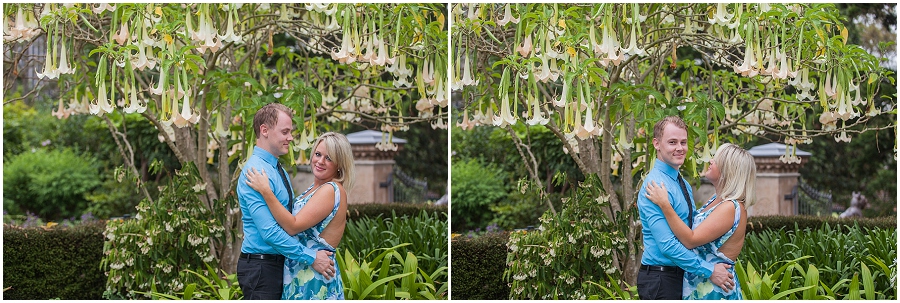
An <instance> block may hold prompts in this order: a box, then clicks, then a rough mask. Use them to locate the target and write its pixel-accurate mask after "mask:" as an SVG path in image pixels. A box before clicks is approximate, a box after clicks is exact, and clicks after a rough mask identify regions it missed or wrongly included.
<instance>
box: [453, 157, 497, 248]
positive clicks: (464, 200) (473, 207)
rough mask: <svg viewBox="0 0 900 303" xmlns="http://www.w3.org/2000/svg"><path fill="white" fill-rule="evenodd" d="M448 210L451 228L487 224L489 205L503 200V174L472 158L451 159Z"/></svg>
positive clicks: (468, 227) (470, 227) (491, 165)
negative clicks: (451, 204)
mask: <svg viewBox="0 0 900 303" xmlns="http://www.w3.org/2000/svg"><path fill="white" fill-rule="evenodd" d="M451 169H452V170H453V175H452V176H451V184H453V191H452V192H451V194H450V195H451V197H450V201H452V203H453V207H452V208H451V209H450V212H451V216H452V217H453V223H452V227H451V228H452V230H454V231H462V230H466V229H475V228H478V227H482V226H487V225H488V222H490V220H491V212H490V206H491V205H494V204H496V203H497V202H499V201H501V200H503V199H504V198H505V197H506V195H507V189H506V185H505V183H504V182H503V180H504V179H505V178H506V177H505V173H504V172H502V171H499V170H498V169H496V166H494V165H493V164H485V163H482V162H480V161H478V160H475V159H472V160H468V161H462V162H454V163H453V166H452V167H451Z"/></svg>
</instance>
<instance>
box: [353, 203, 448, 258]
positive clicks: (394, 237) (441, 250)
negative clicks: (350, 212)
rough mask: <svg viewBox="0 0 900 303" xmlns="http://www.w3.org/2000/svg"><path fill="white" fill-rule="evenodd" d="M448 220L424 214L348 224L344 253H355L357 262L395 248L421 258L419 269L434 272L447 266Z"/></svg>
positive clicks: (398, 251)
mask: <svg viewBox="0 0 900 303" xmlns="http://www.w3.org/2000/svg"><path fill="white" fill-rule="evenodd" d="M447 225H448V224H447V218H446V217H444V216H443V215H438V216H435V215H434V213H429V212H426V211H425V210H420V211H419V214H418V215H417V216H413V217H408V216H391V217H389V218H382V217H374V218H373V217H367V218H360V219H354V220H348V222H347V227H346V228H345V229H344V237H343V239H342V240H341V244H340V247H339V248H340V249H345V250H348V251H350V252H352V253H353V254H354V256H355V258H356V259H360V260H362V259H365V256H366V255H368V254H370V253H371V252H372V251H374V250H376V249H382V248H387V247H395V246H398V245H401V244H403V243H410V245H407V246H400V247H398V248H397V253H399V254H400V255H406V254H407V253H408V252H411V253H413V254H415V255H416V256H417V257H418V262H419V267H420V268H422V269H423V270H425V271H426V272H429V273H431V272H434V271H435V270H437V269H438V268H440V267H445V266H447V259H448V257H447V256H448V251H449V250H448V248H447Z"/></svg>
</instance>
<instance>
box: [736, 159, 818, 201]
mask: <svg viewBox="0 0 900 303" xmlns="http://www.w3.org/2000/svg"><path fill="white" fill-rule="evenodd" d="M785 148H786V146H785V145H784V144H781V143H769V144H765V145H760V146H756V147H753V148H751V149H749V150H748V151H749V152H750V154H751V155H753V158H754V160H755V162H756V202H755V203H753V204H750V205H747V215H748V216H767V215H786V216H790V215H796V214H797V206H796V205H794V199H793V191H794V188H796V187H797V182H798V181H799V178H800V173H799V172H800V168H801V167H803V165H804V164H806V162H808V161H809V157H810V156H811V155H812V154H810V153H808V152H805V151H802V150H799V149H798V150H797V156H798V157H800V163H789V164H788V163H784V162H782V161H781V159H779V158H780V157H781V156H782V155H784V154H785Z"/></svg>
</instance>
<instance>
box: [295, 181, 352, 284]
mask: <svg viewBox="0 0 900 303" xmlns="http://www.w3.org/2000/svg"><path fill="white" fill-rule="evenodd" d="M326 184H331V186H332V187H333V188H334V209H332V210H331V213H330V214H329V215H328V216H327V217H325V219H324V220H322V222H319V223H318V224H316V225H315V226H313V227H310V228H309V229H307V230H304V231H302V232H300V233H299V234H297V235H295V236H294V237H295V238H297V240H300V243H301V245H306V246H307V247H312V248H315V249H317V250H323V249H324V250H328V251H331V252H335V250H336V249H335V248H334V247H331V245H330V244H328V242H325V239H322V237H320V236H319V234H320V233H322V230H324V229H325V227H326V226H328V223H330V222H331V219H334V215H335V214H337V211H338V206H340V202H341V192H340V190H338V186H337V185H336V184H334V182H328V183H326ZM312 187H313V186H312V185H310V186H309V188H307V189H306V191H304V192H303V194H301V195H300V196H297V198H295V199H294V213H293V215H295V216H296V215H297V213H298V212H299V211H300V209H301V208H303V206H305V205H306V203H307V202H309V198H310V197H312V196H313V195H314V194H315V193H316V191H318V190H319V189H320V188H322V187H325V186H324V184H323V186H320V187H319V188H317V189H316V190H313V192H312V193H311V194H309V195H306V193H308V192H309V191H310V190H311V189H312ZM326 188H327V187H326ZM301 197H303V198H301ZM331 260H332V261H334V267H335V276H334V277H333V278H331V279H326V278H325V277H324V276H322V274H320V273H319V272H317V271H315V270H314V269H313V268H312V267H311V266H308V265H304V264H300V263H299V262H297V261H294V260H291V259H286V260H285V261H284V291H283V292H282V294H281V299H282V300H343V299H344V283H343V282H341V271H340V269H339V268H338V267H337V261H335V260H334V255H332V256H331Z"/></svg>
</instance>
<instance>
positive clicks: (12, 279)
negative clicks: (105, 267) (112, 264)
mask: <svg viewBox="0 0 900 303" xmlns="http://www.w3.org/2000/svg"><path fill="white" fill-rule="evenodd" d="M105 229H106V221H95V222H90V223H86V224H82V225H78V226H75V227H68V228H63V227H51V228H47V229H45V228H42V227H37V228H21V227H17V226H11V225H6V224H4V225H3V288H8V287H11V289H9V290H7V291H4V292H3V299H8V300H47V299H57V298H59V299H66V300H97V299H101V298H103V290H104V287H103V285H105V284H106V276H105V275H104V274H103V271H102V270H100V260H101V259H102V258H103V241H104V240H105V239H104V238H103V231H104V230H105Z"/></svg>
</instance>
